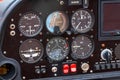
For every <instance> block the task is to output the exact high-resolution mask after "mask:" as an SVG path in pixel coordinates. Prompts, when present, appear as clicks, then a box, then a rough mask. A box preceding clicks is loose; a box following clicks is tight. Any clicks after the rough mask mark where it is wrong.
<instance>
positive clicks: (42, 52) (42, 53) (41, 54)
mask: <svg viewBox="0 0 120 80" xmlns="http://www.w3.org/2000/svg"><path fill="white" fill-rule="evenodd" d="M28 41H37V42H39V45H40V46H41V50H42V51H41V53H40V56H39V58H38V59H37V60H35V61H33V62H29V61H26V60H25V59H23V58H22V55H21V54H20V53H21V52H20V48H21V45H22V44H24V43H26V42H28ZM21 45H20V47H19V56H20V58H21V60H22V61H24V62H26V63H28V64H34V63H36V62H38V61H39V60H40V59H41V58H42V57H43V55H44V47H43V44H42V43H41V42H40V41H39V40H37V39H34V38H32V39H27V40H25V41H23V42H22V43H21Z"/></svg>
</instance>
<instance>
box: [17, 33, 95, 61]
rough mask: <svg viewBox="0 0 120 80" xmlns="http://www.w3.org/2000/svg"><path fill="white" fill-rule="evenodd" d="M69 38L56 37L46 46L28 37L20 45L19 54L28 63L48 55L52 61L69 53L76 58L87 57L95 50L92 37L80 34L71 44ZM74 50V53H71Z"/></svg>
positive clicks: (60, 58)
mask: <svg viewBox="0 0 120 80" xmlns="http://www.w3.org/2000/svg"><path fill="white" fill-rule="evenodd" d="M68 41H69V40H66V39H65V38H63V37H54V38H52V39H50V40H49V41H48V43H47V44H46V48H45V46H43V44H42V42H40V41H39V40H37V39H27V40H25V41H24V42H22V44H21V45H20V48H19V55H20V57H21V59H22V60H23V61H24V62H26V63H36V62H38V61H39V60H40V59H43V58H42V57H43V55H47V56H48V58H49V59H50V60H52V61H62V60H64V59H65V58H66V57H67V56H68V54H70V55H71V57H72V58H73V59H75V60H77V59H86V58H88V57H90V56H91V55H92V53H93V51H94V43H93V41H92V39H91V38H90V37H88V36H85V35H78V36H77V37H76V38H74V39H73V41H72V44H71V45H69V42H68ZM70 50H72V53H70Z"/></svg>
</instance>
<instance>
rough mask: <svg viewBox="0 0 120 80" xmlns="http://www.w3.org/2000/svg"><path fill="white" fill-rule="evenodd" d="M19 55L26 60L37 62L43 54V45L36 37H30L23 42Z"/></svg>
mask: <svg viewBox="0 0 120 80" xmlns="http://www.w3.org/2000/svg"><path fill="white" fill-rule="evenodd" d="M19 55H20V57H21V59H22V60H23V61H24V62H27V63H35V62H37V61H39V60H40V59H41V57H42V55H43V45H42V44H41V43H40V42H39V41H38V40H36V39H28V40H26V41H24V42H23V43H22V44H21V46H20V48H19Z"/></svg>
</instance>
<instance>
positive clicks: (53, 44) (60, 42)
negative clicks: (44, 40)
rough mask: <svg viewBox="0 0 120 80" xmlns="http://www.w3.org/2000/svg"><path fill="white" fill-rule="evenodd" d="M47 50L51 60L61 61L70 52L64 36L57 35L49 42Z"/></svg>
mask: <svg viewBox="0 0 120 80" xmlns="http://www.w3.org/2000/svg"><path fill="white" fill-rule="evenodd" d="M46 52H47V55H48V57H49V58H50V59H51V60H53V61H61V60H63V59H64V58H65V57H66V56H67V55H68V53H69V44H68V43H67V41H66V40H65V39H64V38H62V37H55V38H53V39H51V40H50V41H49V42H48V44H47V46H46Z"/></svg>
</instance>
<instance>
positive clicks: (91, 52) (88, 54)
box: [71, 35, 95, 60]
mask: <svg viewBox="0 0 120 80" xmlns="http://www.w3.org/2000/svg"><path fill="white" fill-rule="evenodd" d="M81 36H83V37H87V38H88V39H89V40H90V41H91V43H92V48H91V50H90V51H89V52H88V53H87V56H86V55H85V56H84V57H83V56H82V57H78V56H76V55H74V54H75V53H73V48H72V45H73V42H74V41H75V40H76V38H78V37H81ZM94 50H95V43H94V40H93V39H92V38H90V37H89V36H88V35H78V36H76V37H75V38H74V39H73V41H72V43H71V52H72V53H71V57H72V58H73V59H75V60H77V59H80V60H84V59H87V58H89V57H90V56H91V55H92V54H93V52H94Z"/></svg>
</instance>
